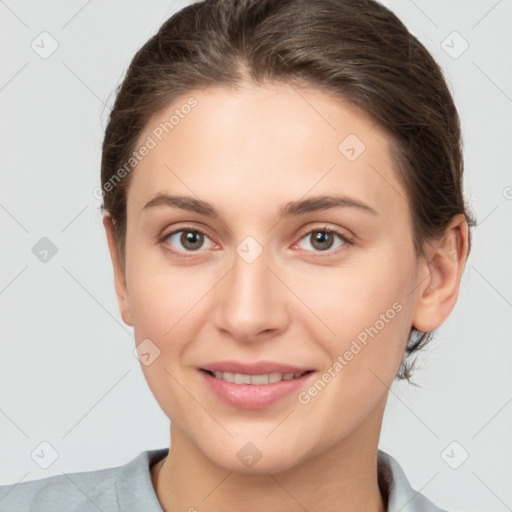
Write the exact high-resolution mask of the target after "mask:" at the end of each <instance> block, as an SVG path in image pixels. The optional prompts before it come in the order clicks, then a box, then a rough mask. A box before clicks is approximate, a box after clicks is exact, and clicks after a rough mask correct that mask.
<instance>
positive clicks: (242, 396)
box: [199, 370, 314, 409]
mask: <svg viewBox="0 0 512 512" xmlns="http://www.w3.org/2000/svg"><path fill="white" fill-rule="evenodd" d="M199 373H201V374H202V376H203V378H204V379H205V380H206V384H207V386H208V387H209V388H210V389H211V390H212V391H213V393H214V394H215V395H216V396H217V397H218V398H220V399H221V400H222V401H223V402H225V403H227V404H229V405H231V406H233V407H239V408H240V409H263V408H264V407H268V406H270V405H272V404H274V403H275V402H277V401H278V400H280V399H281V398H283V397H285V396H288V395H290V394H292V393H293V392H297V391H298V390H299V389H300V388H301V387H302V386H304V383H305V381H306V380H307V379H309V378H310V377H311V376H312V375H313V373H314V372H311V373H306V374H304V375H302V377H299V378H297V379H291V380H282V381H281V382H274V383H272V384H259V385H257V384H235V383H233V382H226V381H225V380H222V379H217V378H216V377H213V376H212V375H210V374H209V373H207V372H205V371H204V370H199Z"/></svg>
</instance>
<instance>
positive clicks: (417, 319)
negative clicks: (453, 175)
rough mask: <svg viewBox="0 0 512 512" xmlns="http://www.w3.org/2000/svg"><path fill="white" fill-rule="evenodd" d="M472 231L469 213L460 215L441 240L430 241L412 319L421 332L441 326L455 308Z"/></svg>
mask: <svg viewBox="0 0 512 512" xmlns="http://www.w3.org/2000/svg"><path fill="white" fill-rule="evenodd" d="M468 231H469V229H468V224H467V222H466V218H465V216H464V215H462V214H459V215H456V216H455V217H454V218H453V220H452V222H451V223H450V225H449V226H448V228H447V229H446V231H445V233H444V236H443V237H442V238H441V239H440V240H435V241H433V242H429V244H428V248H427V250H426V259H425V260H424V265H423V271H422V272H420V273H419V274H418V275H419V279H420V280H421V282H420V283H419V284H418V285H417V290H416V302H415V309H414V316H413V322H412V325H413V327H415V328H416V329H418V330H419V331H423V332H428V331H433V330H435V329H437V328H438V327H439V326H441V324H442V323H443V322H444V321H445V320H446V319H447V318H448V316H449V315H450V313H451V312H452V310H453V308H454V307H455V304H456V302H457V297H458V295H459V287H460V280H461V277H462V272H463V270H464V267H465V265H466V260H467V257H468V247H469V245H468Z"/></svg>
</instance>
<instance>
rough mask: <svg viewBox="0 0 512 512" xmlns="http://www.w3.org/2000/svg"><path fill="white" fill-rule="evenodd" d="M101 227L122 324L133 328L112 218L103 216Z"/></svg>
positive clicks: (123, 271)
mask: <svg viewBox="0 0 512 512" xmlns="http://www.w3.org/2000/svg"><path fill="white" fill-rule="evenodd" d="M103 226H104V227H105V233H106V235H107V242H108V248H109V251H110V258H111V260H112V266H113V268H114V285H115V288H116V295H117V303H118V305H119V311H120V312H121V317H122V319H123V321H124V323H126V324H128V325H130V326H133V320H132V313H131V309H130V303H129V300H128V289H127V286H126V276H125V269H124V268H123V265H122V264H121V261H122V259H121V255H120V254H119V248H118V245H117V240H116V237H115V232H114V223H113V221H112V217H110V215H109V214H105V215H103Z"/></svg>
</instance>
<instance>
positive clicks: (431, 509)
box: [378, 450, 447, 512]
mask: <svg viewBox="0 0 512 512" xmlns="http://www.w3.org/2000/svg"><path fill="white" fill-rule="evenodd" d="M378 464H379V466H378V467H379V485H380V486H381V489H382V488H384V489H385V491H386V492H387V495H388V508H387V512H399V511H400V512H447V511H446V510H445V509H442V508H439V507H438V506H436V505H435V504H434V503H432V502H431V501H430V500H429V499H428V498H427V497H426V496H424V495H423V494H421V493H420V492H418V491H416V490H414V489H413V488H412V487H411V484H410V483H409V480H408V479H407V477H406V476H405V473H404V470H403V469H402V467H401V466H400V464H399V463H398V461H397V460H395V459H394V458H393V457H391V455H389V454H387V453H386V452H383V451H382V450H379V452H378Z"/></svg>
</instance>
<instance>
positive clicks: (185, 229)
mask: <svg viewBox="0 0 512 512" xmlns="http://www.w3.org/2000/svg"><path fill="white" fill-rule="evenodd" d="M315 231H317V232H320V233H329V234H333V235H336V236H338V237H339V238H340V239H341V241H342V242H343V245H342V246H341V247H338V248H336V249H334V250H330V249H328V250H326V251H313V257H315V258H317V257H320V258H322V257H325V256H332V255H333V254H337V253H338V252H339V251H340V250H343V248H344V247H346V246H349V247H350V246H352V245H354V241H353V240H352V239H350V238H349V237H348V236H347V235H345V234H343V233H341V232H340V231H337V230H336V229H333V228H328V227H327V226H324V227H322V228H314V229H310V230H309V231H307V232H306V233H304V234H303V235H302V236H301V237H300V239H299V241H298V242H297V243H294V244H293V247H295V246H296V245H297V244H298V243H299V242H300V241H301V240H302V239H304V238H306V237H307V236H308V235H311V234H312V233H314V232H315ZM181 232H191V233H200V234H201V235H203V236H205V237H207V238H210V237H209V236H208V235H207V234H206V233H205V232H204V231H202V230H201V229H198V228H196V227H192V226H184V227H182V228H180V229H176V230H174V231H169V232H168V233H165V234H164V235H162V236H161V237H160V238H159V239H158V243H159V244H160V245H161V246H162V247H163V248H164V249H165V251H166V252H168V253H170V254H172V255H173V256H178V257H183V258H190V257H193V256H195V253H198V252H200V251H199V250H198V251H188V253H187V252H182V251H176V250H174V249H171V247H169V245H168V244H166V240H167V239H168V238H169V237H170V236H171V235H175V234H176V233H181Z"/></svg>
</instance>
